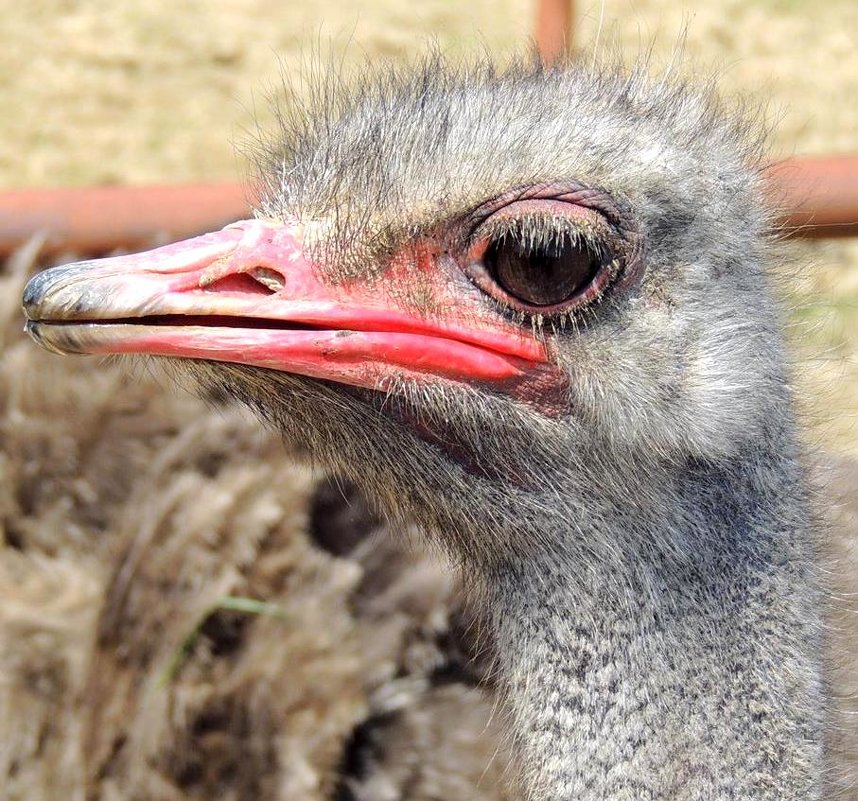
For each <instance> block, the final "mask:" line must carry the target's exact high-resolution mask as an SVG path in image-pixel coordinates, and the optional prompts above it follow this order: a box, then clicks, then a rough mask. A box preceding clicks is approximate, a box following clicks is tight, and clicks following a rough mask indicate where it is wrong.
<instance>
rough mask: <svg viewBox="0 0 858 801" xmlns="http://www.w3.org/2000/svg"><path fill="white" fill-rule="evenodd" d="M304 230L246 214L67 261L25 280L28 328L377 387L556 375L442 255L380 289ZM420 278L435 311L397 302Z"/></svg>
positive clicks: (38, 336)
mask: <svg viewBox="0 0 858 801" xmlns="http://www.w3.org/2000/svg"><path fill="white" fill-rule="evenodd" d="M303 239H304V235H303V229H302V228H301V226H299V225H289V224H286V223H281V222H276V221H267V220H245V221H241V222H238V223H235V224H233V225H229V226H227V227H226V228H224V229H223V230H221V231H217V232H215V233H210V234H205V235H203V236H199V237H196V238H194V239H189V240H186V241H184V242H178V243H176V244H173V245H168V246H166V247H162V248H157V249H156V250H152V251H149V252H145V253H139V254H134V255H129V256H117V257H113V258H107V259H101V260H96V261H86V262H79V263H77V264H70V265H65V266H62V267H55V268H53V269H50V270H47V271H45V272H43V273H41V274H39V275H37V276H35V277H34V278H33V279H32V280H31V281H30V283H29V284H28V285H27V287H26V290H25V292H24V311H25V313H26V315H27V331H28V332H29V333H30V335H31V336H32V337H33V338H34V339H35V340H36V341H37V342H38V343H39V344H41V345H43V346H44V347H46V348H48V349H49V350H52V351H54V352H57V353H94V354H132V353H139V354H150V355H158V356H170V357H184V358H192V359H208V360H214V361H223V362H234V363H238V364H246V365H253V366H256V367H263V368H268V369H272V370H281V371H285V372H289V373H295V374H299V375H304V376H310V377H314V378H322V379H329V380H332V381H338V382H340V383H344V384H351V385H354V386H359V387H367V388H370V389H383V388H384V387H385V384H386V382H387V381H388V380H389V379H390V378H392V377H405V378H416V379H418V380H426V379H432V378H434V379H438V378H441V379H447V380H452V381H456V382H465V383H469V384H479V385H486V384H489V385H501V386H503V387H505V388H507V390H508V389H509V384H510V382H512V384H513V385H518V384H520V383H525V384H532V383H533V378H534V377H535V376H536V375H542V378H543V380H544V377H545V376H544V374H545V372H546V371H547V370H549V371H551V372H553V370H550V368H549V366H548V364H547V361H548V358H547V354H546V351H545V347H544V345H543V344H542V343H541V342H539V341H538V340H537V339H536V338H534V337H533V336H532V335H531V334H530V332H526V331H523V330H522V329H520V328H518V327H517V326H514V325H512V324H511V323H508V322H506V321H505V320H503V319H502V318H500V316H499V315H496V314H494V313H493V312H491V311H490V310H489V309H488V308H487V304H481V303H478V302H474V298H473V295H471V300H470V303H468V301H467V300H463V299H462V298H461V297H456V295H455V293H454V292H453V289H452V288H451V287H450V286H449V281H448V280H447V279H445V278H444V276H443V275H442V272H443V271H440V270H439V269H438V266H439V265H438V264H437V262H433V260H436V259H437V258H440V256H432V255H431V254H430V255H427V254H423V256H420V257H415V258H412V259H410V261H408V260H405V261H408V264H406V263H405V261H402V260H401V262H400V263H398V264H397V263H394V266H393V267H392V268H391V272H389V273H386V274H385V275H384V276H383V277H382V278H381V279H379V280H377V281H375V282H374V283H371V284H364V283H362V282H358V281H352V282H349V283H331V282H330V281H325V280H324V277H323V276H322V274H321V272H320V271H319V270H318V267H317V266H316V265H315V264H314V263H313V261H312V260H311V259H309V258H308V257H307V255H306V253H305V250H304V247H303ZM397 270H401V271H402V272H401V274H400V275H397V274H396V271H397ZM415 271H419V273H420V274H419V276H418V275H417V274H416V273H415ZM417 278H419V280H421V281H424V282H425V283H426V286H427V287H428V288H429V295H431V302H430V303H428V304H425V306H427V307H428V306H431V309H432V310H433V311H431V312H424V311H415V310H414V309H413V308H410V307H408V306H406V305H404V304H403V302H402V301H401V299H400V300H397V298H398V297H400V298H401V294H402V291H401V290H402V286H403V285H404V284H402V283H401V282H402V281H406V282H411V283H413V282H414V281H415V280H416V279H417ZM405 285H407V284H405ZM397 286H398V287H399V291H398V293H397ZM466 294H467V293H466ZM465 303H467V305H468V308H465V307H464V305H463V304H465ZM423 305H424V304H421V306H423ZM537 383H541V381H537Z"/></svg>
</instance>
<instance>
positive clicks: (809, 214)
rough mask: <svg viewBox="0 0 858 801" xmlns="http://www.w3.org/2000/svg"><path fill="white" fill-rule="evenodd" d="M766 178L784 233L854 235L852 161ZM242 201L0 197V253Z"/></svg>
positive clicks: (234, 194)
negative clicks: (36, 240) (40, 240)
mask: <svg viewBox="0 0 858 801" xmlns="http://www.w3.org/2000/svg"><path fill="white" fill-rule="evenodd" d="M767 174H768V176H769V178H770V181H771V194H772V203H773V204H774V206H775V208H778V209H782V210H783V213H782V215H781V224H782V225H783V226H784V228H785V230H786V231H787V232H788V233H790V234H791V235H794V236H803V237H836V236H855V235H858V156H825V157H807V158H792V159H788V160H786V161H781V162H776V163H774V164H772V166H771V167H770V168H769V170H768V171H767ZM248 197H249V192H248V189H247V187H246V186H244V185H242V184H238V183H220V184H188V185H177V186H137V187H97V188H84V189H71V188H68V189H21V190H15V191H6V192H0V256H6V255H8V254H9V253H11V252H12V251H13V250H14V249H15V248H18V247H20V246H21V245H23V244H24V243H25V242H27V241H28V240H29V239H31V238H32V237H33V236H36V235H39V234H42V235H43V236H45V243H44V246H43V252H45V253H46V254H56V253H59V252H62V251H70V252H76V253H93V254H97V253H106V252H108V251H111V250H115V249H117V248H136V247H144V246H148V245H151V244H152V242H153V241H164V242H167V241H172V240H176V239H181V238H183V237H188V236H193V235H194V234H198V233H200V232H202V231H206V230H211V229H213V228H217V227H220V226H223V225H226V224H227V223H229V222H232V221H233V220H237V219H241V218H243V217H246V216H247V215H248V213H249V211H250V203H249V201H248Z"/></svg>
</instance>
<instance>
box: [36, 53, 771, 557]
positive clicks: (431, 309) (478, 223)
mask: <svg viewBox="0 0 858 801" xmlns="http://www.w3.org/2000/svg"><path fill="white" fill-rule="evenodd" d="M320 94H322V93H320ZM323 96H325V97H328V95H323ZM274 142H275V144H274V146H272V147H271V148H270V149H269V152H267V153H266V154H265V158H264V166H263V170H262V182H261V190H262V191H261V202H260V203H259V204H258V208H257V219H255V220H249V221H245V222H240V223H236V224H235V225H232V226H229V227H227V228H226V229H224V230H223V231H220V232H217V233H214V234H208V235H205V236H203V237H200V238H198V239H196V240H190V241H188V242H184V243H181V244H178V245H172V246H169V247H166V248H161V249H159V250H156V251H153V252H151V253H146V254H140V255H135V256H123V257H118V258H114V259H109V260H102V261H97V262H85V263H81V264H76V265H71V266H64V267H60V268H57V269H55V270H52V271H49V272H46V273H43V274H42V275H40V276H38V277H37V278H35V279H34V280H33V282H32V283H31V284H30V286H29V287H28V289H27V292H26V295H25V307H26V311H27V315H28V318H29V322H28V330H29V331H30V333H31V334H32V335H33V336H34V337H35V338H36V339H37V340H38V341H39V342H40V343H42V344H44V345H46V346H47V347H49V348H52V349H54V350H58V351H62V352H93V353H149V354H157V355H163V356H176V357H185V358H190V359H193V360H194V361H193V362H190V363H188V368H189V369H190V370H191V371H192V372H193V373H194V374H195V375H196V376H198V377H201V378H202V380H203V381H204V382H205V383H208V384H213V385H216V386H217V387H220V388H222V389H223V390H224V391H225V392H227V393H229V394H230V395H234V396H237V397H239V398H240V399H241V400H244V401H246V402H248V403H250V404H251V405H252V406H253V407H255V408H256V409H257V410H258V411H259V412H260V413H261V414H263V415H264V416H265V417H266V418H268V419H269V420H271V421H272V422H274V423H275V424H276V425H277V426H279V427H280V428H282V429H283V430H284V431H285V432H286V433H287V434H288V435H289V437H290V438H291V439H294V440H296V441H297V442H298V443H300V444H302V445H305V446H306V447H307V448H309V449H310V450H311V451H312V452H313V454H314V457H315V458H316V459H318V460H319V461H320V462H321V463H325V464H328V465H330V466H331V467H334V468H336V469H338V470H341V471H345V472H346V473H348V474H350V475H352V476H354V477H355V478H358V479H360V481H361V483H363V484H364V485H366V486H368V488H369V489H370V494H371V495H373V496H375V497H376V498H377V499H379V500H380V501H381V503H382V505H383V506H384V507H385V508H386V509H388V510H389V511H393V512H395V511H398V510H403V511H407V512H409V513H413V512H414V511H417V512H418V516H419V517H420V518H421V519H422V520H423V522H424V523H425V524H426V526H427V528H431V529H433V530H435V531H436V532H437V533H438V534H439V535H440V536H441V537H443V538H444V539H445V541H447V540H449V538H450V537H454V538H455V543H453V545H454V549H455V551H456V552H458V551H462V552H464V553H465V554H467V555H471V556H473V557H475V559H476V560H477V561H480V562H481V561H488V562H493V561H494V560H495V559H496V558H497V557H498V556H502V555H504V554H505V553H506V552H507V549H508V548H510V547H513V546H515V545H516V544H518V545H522V546H524V547H525V548H527V547H529V544H532V543H531V542H530V541H531V540H532V539H533V538H534V537H535V538H538V539H540V540H542V539H544V538H545V537H544V534H545V533H546V531H547V530H550V529H552V528H555V525H554V524H553V522H552V519H551V518H555V519H556V521H557V526H556V527H558V528H560V529H565V528H566V522H568V520H569V519H570V514H571V515H572V517H573V518H574V517H576V515H575V514H574V509H570V508H569V506H570V504H569V502H568V501H569V499H570V494H571V496H576V495H580V494H584V495H589V494H591V493H592V491H593V488H592V487H591V486H588V485H589V484H590V482H591V481H592V482H595V483H597V484H604V483H611V482H612V481H613V476H612V473H613V471H614V469H615V468H620V470H621V472H622V473H623V474H624V476H625V477H626V478H628V477H630V475H629V473H630V471H628V470H626V469H625V467H624V465H625V466H628V465H634V471H632V472H631V475H635V476H637V478H636V480H638V479H644V478H645V476H646V473H647V471H651V470H652V468H651V467H648V465H652V464H653V463H655V462H661V461H663V460H668V461H674V462H683V461H685V460H687V459H690V458H701V459H722V458H724V457H727V456H729V455H730V454H731V453H734V452H735V451H736V450H737V449H739V448H741V447H742V446H743V443H746V442H748V441H749V440H750V439H752V438H753V437H754V436H755V435H756V434H758V433H759V430H760V428H761V427H762V426H763V425H764V423H765V420H766V418H767V417H768V416H770V415H771V414H772V411H773V410H772V403H776V402H777V401H778V399H779V393H778V392H777V391H776V388H774V387H773V386H772V384H773V382H774V383H776V382H777V381H778V380H779V379H780V375H779V366H780V359H779V357H778V355H777V352H776V351H777V345H776V344H775V341H774V339H773V337H772V333H771V332H772V327H773V326H772V315H771V313H770V310H769V305H770V304H769V301H768V299H767V297H766V289H765V287H764V285H763V277H762V275H761V270H760V265H761V262H762V261H763V258H764V248H765V243H764V240H763V232H764V229H765V226H766V222H767V220H766V218H765V216H764V214H763V212H762V211H761V209H760V204H759V203H758V194H759V187H758V174H757V172H756V169H755V166H754V160H753V159H754V156H755V152H754V147H755V142H750V143H749V140H748V138H747V136H746V130H745V129H743V127H742V124H741V122H740V121H737V120H736V119H735V118H733V117H731V116H729V115H726V116H725V115H724V114H723V113H722V111H721V110H720V109H718V108H717V107H716V106H715V105H714V103H713V101H712V100H711V98H709V97H707V96H705V95H702V94H700V93H695V92H690V91H686V90H684V89H681V88H680V89H678V88H676V87H672V86H668V85H658V86H652V85H649V84H648V83H647V81H646V79H645V78H644V76H643V75H642V74H639V73H634V74H631V75H622V74H620V73H611V74H592V73H587V72H584V71H581V70H575V69H573V70H552V71H543V70H542V69H539V68H534V69H530V70H527V69H523V70H512V71H510V72H508V73H506V74H502V75H495V74H492V73H491V72H490V71H488V70H484V71H475V72H471V73H468V74H451V73H450V72H449V71H448V70H446V69H444V68H443V67H442V65H441V64H439V63H438V62H436V61H433V62H431V63H430V64H428V65H426V66H425V68H424V69H423V71H422V72H419V73H418V74H416V75H415V74H409V75H407V76H405V77H396V76H394V77H390V76H387V77H386V78H385V80H383V81H380V82H376V83H372V84H370V85H367V86H364V87H362V88H360V89H358V90H357V91H355V92H354V93H352V94H350V95H348V96H347V97H339V96H337V97H335V98H334V99H332V100H330V101H328V102H326V103H325V104H323V105H321V106H320V107H318V108H312V109H310V113H309V114H298V115H295V116H294V117H288V116H287V117H284V118H283V126H282V130H281V131H280V135H279V136H278V137H276V139H275V140H274ZM199 360H205V361H199ZM227 365H230V366H227ZM231 365H240V366H231ZM297 376H306V378H298V377H297ZM656 469H659V468H656ZM582 476H586V478H584V479H583V483H582ZM576 503H577V501H575V500H572V506H575V504H576Z"/></svg>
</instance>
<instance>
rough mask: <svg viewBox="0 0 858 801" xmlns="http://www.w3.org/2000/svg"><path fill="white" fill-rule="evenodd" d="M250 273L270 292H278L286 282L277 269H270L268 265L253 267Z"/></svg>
mask: <svg viewBox="0 0 858 801" xmlns="http://www.w3.org/2000/svg"><path fill="white" fill-rule="evenodd" d="M250 274H251V275H252V276H253V277H254V278H255V279H256V280H257V281H259V283H260V284H263V285H264V286H266V287H268V289H270V290H271V291H272V292H279V291H280V290H281V289H283V287H284V286H285V284H286V280H285V279H284V278H283V276H282V275H281V274H280V273H278V272H277V270H272V269H271V268H270V267H254V268H253V269H252V270H251V271H250Z"/></svg>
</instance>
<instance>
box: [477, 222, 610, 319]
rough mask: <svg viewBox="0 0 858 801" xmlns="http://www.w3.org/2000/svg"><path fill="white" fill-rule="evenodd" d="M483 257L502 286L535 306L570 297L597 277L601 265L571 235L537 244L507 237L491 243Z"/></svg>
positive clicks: (596, 256) (587, 249) (597, 256)
mask: <svg viewBox="0 0 858 801" xmlns="http://www.w3.org/2000/svg"><path fill="white" fill-rule="evenodd" d="M484 258H485V264H486V266H487V268H488V270H489V272H490V273H491V274H492V277H493V278H494V279H495V281H497V282H498V284H500V285H501V287H502V288H503V289H505V290H506V291H507V292H509V294H510V295H512V296H513V297H516V298H518V299H519V300H522V301H524V302H525V303H530V304H532V305H534V306H553V305H554V304H556V303H562V302H563V301H564V300H568V299H569V298H570V297H572V295H574V294H576V293H577V292H579V291H580V290H582V289H583V288H584V287H586V286H587V284H589V283H590V281H592V280H593V278H595V276H596V273H597V272H598V270H599V266H600V259H599V255H598V254H597V253H594V252H593V251H592V250H590V248H588V247H587V245H586V244H585V243H584V242H573V241H572V239H571V238H570V237H568V236H564V237H561V238H560V239H558V240H555V241H553V242H549V243H546V244H544V245H543V244H537V245H536V246H535V247H534V246H533V245H531V244H530V243H528V242H523V241H522V240H521V239H518V238H517V237H512V236H504V237H501V238H500V239H497V240H496V241H494V242H493V243H492V244H491V245H489V247H488V250H486V254H485V257H484Z"/></svg>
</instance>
